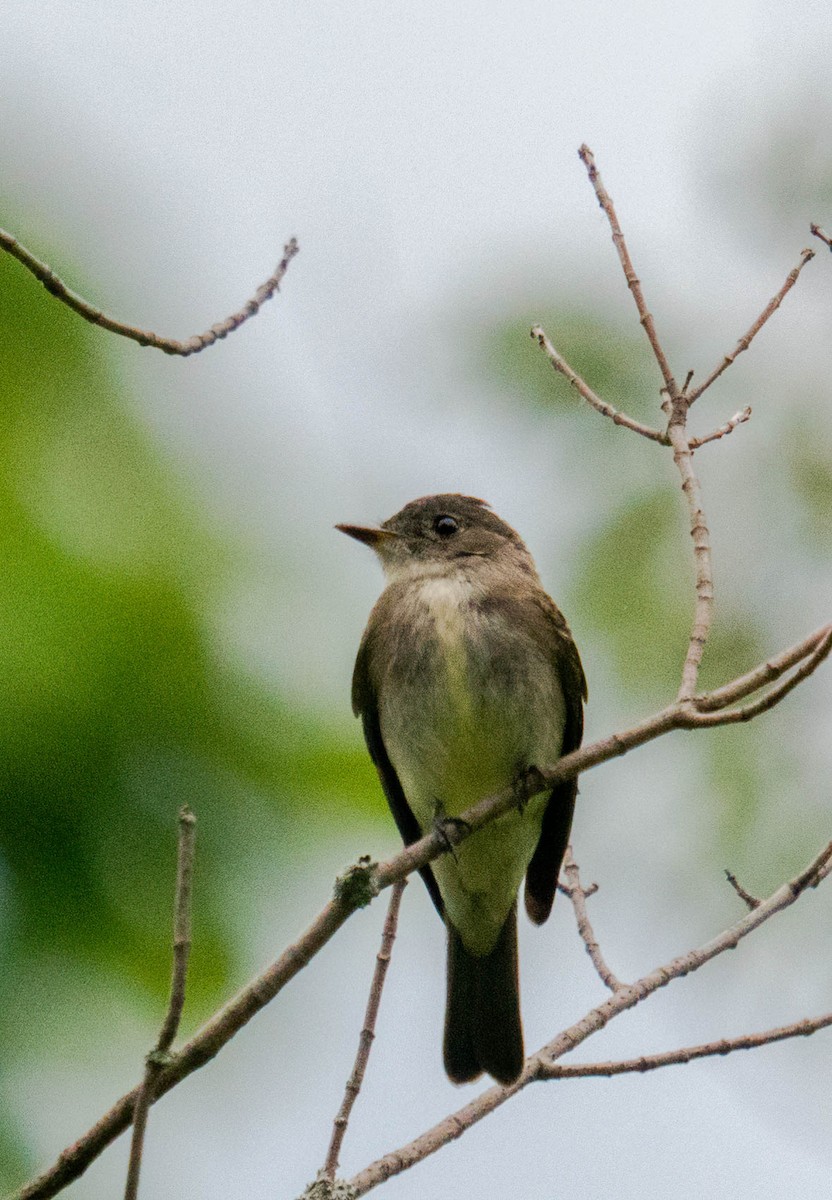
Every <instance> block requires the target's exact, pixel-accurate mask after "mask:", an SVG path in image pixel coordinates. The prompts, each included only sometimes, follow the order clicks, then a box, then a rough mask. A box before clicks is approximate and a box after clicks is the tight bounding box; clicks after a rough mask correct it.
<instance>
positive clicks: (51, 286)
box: [0, 229, 299, 358]
mask: <svg viewBox="0 0 832 1200" xmlns="http://www.w3.org/2000/svg"><path fill="white" fill-rule="evenodd" d="M298 248H299V247H298V243H297V240H296V239H295V238H291V239H290V240H289V241H288V242H287V243H286V245H285V246H284V247H283V258H282V259H281V260H280V262H279V263H278V265H277V267H276V268H275V270H274V273H273V274H271V275H270V276H269V278H268V279H267V280H266V281H265V283H262V284H261V285H260V287H259V288H258V289H257V291H256V292H255V293H254V295H253V296H252V298H251V299H250V300H247V301H246V303H245V304H244V305H243V307H242V308H241V309H240V310H239V311H238V312H235V313H232V314H231V316H230V317H226V318H225V320H224V321H218V322H217V324H216V325H212V326H211V328H210V329H206V331H205V333H197V334H195V335H194V336H193V337H190V338H188V340H187V341H185V342H177V341H175V340H174V339H173V338H166V337H160V336H159V334H156V333H150V332H149V331H148V330H145V329H139V328H137V327H136V326H134V325H125V324H123V323H122V322H121V321H115V320H113V318H112V317H108V316H107V315H106V313H103V312H101V310H100V309H97V308H94V307H93V305H91V304H89V303H88V302H87V301H86V300H84V298H83V297H82V296H79V295H78V293H77V292H73V291H72V290H71V289H70V288H68V287H67V286H66V284H65V283H63V282H62V281H61V280H60V279H59V278H58V276H57V275H56V274H55V272H54V271H53V270H52V268H51V267H49V266H47V264H46V263H44V262H41V261H40V259H38V258H35V256H34V254H32V253H31V252H30V251H29V250H27V249H26V247H25V246H22V245H21V244H20V242H19V241H18V240H17V238H15V237H12V235H11V234H10V233H7V232H6V231H5V230H4V229H0V250H5V251H6V252H7V253H8V254H11V255H12V257H13V258H16V259H17V261H18V262H20V263H22V264H23V266H24V267H25V268H26V269H27V271H31V273H32V274H33V275H34V276H35V278H36V279H39V280H40V282H41V283H42V284H43V286H44V287H45V288H46V290H47V292H49V293H50V295H52V296H55V298H56V299H58V300H60V301H61V302H62V303H63V304H66V305H67V307H69V308H71V309H72V310H73V312H76V313H78V315H79V316H80V317H83V318H84V320H85V321H89V322H90V324H92V325H100V326H101V328H102V329H106V330H108V332H110V333H117V334H119V335H120V336H121V337H125V338H129V339H130V341H132V342H138V344H139V345H140V346H152V347H153V348H154V349H156V350H161V351H162V352H163V353H164V354H175V355H178V356H179V357H180V358H187V357H188V356H189V355H191V354H199V352H200V351H201V350H205V349H206V348H207V347H208V346H213V344H214V342H218V341H220V340H221V339H222V338H224V337H227V336H228V334H229V333H233V332H234V330H235V329H239V327H240V326H241V325H242V324H243V323H244V322H245V321H247V320H248V319H249V318H250V317H253V316H254V315H255V313H257V312H259V311H260V309H261V308H262V307H263V305H264V304H265V303H266V301H267V300H270V299H271V298H272V296H273V295H274V294H275V292H277V291H279V290H280V284H281V282H282V280H283V276H284V275H285V274H286V271H287V269H288V266H289V263H290V262H291V261H292V259H293V258H294V257H295V255H296V254H297V252H298Z"/></svg>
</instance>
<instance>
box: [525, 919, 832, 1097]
mask: <svg viewBox="0 0 832 1200" xmlns="http://www.w3.org/2000/svg"><path fill="white" fill-rule="evenodd" d="M757 903H758V904H759V901H757ZM830 1025H832V1013H824V1015H823V1016H822V1017H807V1018H805V1019H804V1020H802V1021H795V1022H794V1023H793V1024H791V1025H779V1026H778V1027H777V1028H776V1029H766V1030H765V1031H764V1032H762V1033H748V1034H745V1035H744V1036H742V1037H735V1038H722V1039H720V1041H718V1042H703V1043H702V1044H701V1045H699V1046H684V1047H682V1048H681V1049H679V1050H668V1051H666V1052H665V1053H664V1054H646V1055H642V1056H641V1057H640V1058H628V1059H623V1060H622V1061H620V1062H599V1063H575V1064H573V1065H568V1064H561V1063H551V1064H549V1065H548V1066H544V1067H541V1070H540V1078H541V1079H590V1078H592V1077H594V1076H604V1077H609V1076H612V1075H629V1074H632V1073H633V1072H639V1073H641V1074H643V1073H644V1072H646V1071H656V1070H658V1068H659V1067H671V1066H676V1065H679V1064H681V1063H688V1062H693V1060H694V1059H696V1058H712V1057H714V1056H715V1055H726V1054H733V1052H734V1051H735V1050H754V1049H756V1048H757V1047H758V1046H769V1045H772V1044H773V1043H774V1042H785V1041H787V1040H788V1039H789V1038H796V1037H810V1036H811V1035H812V1034H813V1033H817V1032H818V1030H820V1029H828V1028H829V1026H830Z"/></svg>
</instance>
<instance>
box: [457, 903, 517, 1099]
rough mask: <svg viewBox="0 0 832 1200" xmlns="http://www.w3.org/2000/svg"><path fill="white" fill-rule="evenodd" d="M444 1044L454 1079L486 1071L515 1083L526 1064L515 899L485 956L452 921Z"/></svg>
mask: <svg viewBox="0 0 832 1200" xmlns="http://www.w3.org/2000/svg"><path fill="white" fill-rule="evenodd" d="M444 1050H445V1070H446V1071H447V1072H448V1075H449V1077H450V1078H451V1079H452V1080H453V1082H454V1083H468V1082H470V1081H471V1080H472V1079H476V1078H477V1076H478V1075H481V1074H482V1072H483V1071H487V1072H488V1074H489V1075H491V1076H492V1077H493V1078H494V1079H496V1080H497V1082H498V1083H503V1084H508V1083H514V1081H515V1080H516V1079H517V1077H518V1075H519V1074H520V1072H521V1070H522V1069H523V1061H524V1053H523V1027H522V1025H521V1022H520V985H519V981H518V975H517V905H516V903H515V904H513V905H512V907H511V912H510V913H509V914H508V916H507V917H506V922H505V924H504V925H503V928H502V929H501V931H500V936H499V937H498V938H497V944H496V945H495V947H494V949H493V950H492V951H491V952H490V953H489V954H485V955H483V956H482V957H481V958H478V957H477V956H476V955H474V954H471V953H470V951H468V950H466V949H465V946H464V945H463V943H462V938H461V937H460V936H459V934H458V933H457V931H456V930H455V929H454V927H453V925H451V923H450V922H448V999H447V1007H446V1009H445V1048H444Z"/></svg>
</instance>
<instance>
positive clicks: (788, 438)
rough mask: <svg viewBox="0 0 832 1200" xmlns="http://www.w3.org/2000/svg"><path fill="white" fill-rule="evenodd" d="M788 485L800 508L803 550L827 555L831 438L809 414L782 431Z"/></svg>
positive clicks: (831, 519)
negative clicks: (796, 423)
mask: <svg viewBox="0 0 832 1200" xmlns="http://www.w3.org/2000/svg"><path fill="white" fill-rule="evenodd" d="M782 444H783V445H784V447H785V457H786V472H787V478H788V482H789V483H790V485H791V487H792V490H793V491H794V493H795V495H796V497H797V500H798V503H799V505H800V517H801V524H802V528H803V534H804V539H803V540H804V542H805V545H806V548H807V550H808V551H809V553H810V554H812V555H813V556H816V555H818V554H822V555H824V557H825V556H826V555H828V553H829V550H830V547H832V436H830V432H829V428H828V424H826V425H825V424H823V423H822V422H821V421H820V420H819V419H818V417H817V415H815V414H813V415H812V416H811V417H810V416H808V415H807V416H805V417H804V419H803V420H801V421H799V423H798V425H797V427H796V428H795V427H794V422H792V425H791V426H790V428H788V429H787V430H785V431H784V434H783V439H782Z"/></svg>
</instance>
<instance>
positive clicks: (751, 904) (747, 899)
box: [725, 867, 762, 912]
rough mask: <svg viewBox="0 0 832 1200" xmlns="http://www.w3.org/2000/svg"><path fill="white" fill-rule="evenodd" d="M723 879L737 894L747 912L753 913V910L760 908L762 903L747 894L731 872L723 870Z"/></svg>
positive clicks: (726, 869) (755, 897)
mask: <svg viewBox="0 0 832 1200" xmlns="http://www.w3.org/2000/svg"><path fill="white" fill-rule="evenodd" d="M725 878H726V879H727V880H728V882H729V883H730V885H731V887H732V888H733V889H734V891H735V892H736V893H737V895H738V896H739V898H740V900H742V902H743V903H744V904H746V905H747V906H748V910H749V912H753V911H754V909H755V908H759V907H760V904H761V903H762V902H761V901H760V900H759V899H758V897H757V896H752V895H751V893H750V892H747V891H746V890H745V888H744V887H743V886H742V884H741V883H740V881H739V880H738V879H737V877H736V875H735V874H734V873H733V871H729V870H728V868H727V867H726V868H725Z"/></svg>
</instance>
